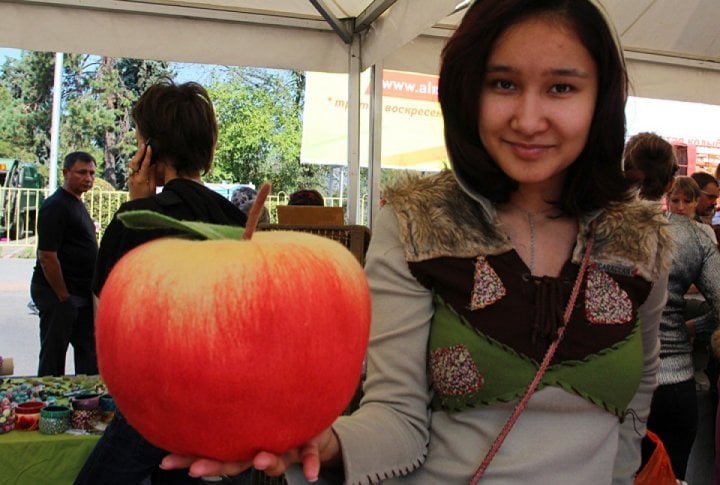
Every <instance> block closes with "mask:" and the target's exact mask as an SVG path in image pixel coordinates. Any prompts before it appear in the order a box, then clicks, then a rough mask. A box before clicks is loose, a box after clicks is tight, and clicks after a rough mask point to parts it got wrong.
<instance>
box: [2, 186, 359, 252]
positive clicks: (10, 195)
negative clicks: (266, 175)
mask: <svg viewBox="0 0 720 485" xmlns="http://www.w3.org/2000/svg"><path fill="white" fill-rule="evenodd" d="M47 195H48V194H47V189H18V188H0V197H1V198H2V200H3V201H4V202H5V203H4V205H3V207H2V211H1V212H0V226H3V227H0V249H2V248H3V247H19V248H28V249H32V250H35V248H36V245H37V242H36V238H35V234H37V214H38V213H39V212H40V205H41V204H42V201H43V200H44V199H45V197H47ZM289 198H290V197H289V194H287V193H285V192H279V193H277V194H272V195H269V196H268V198H267V200H266V201H265V205H266V207H267V208H268V211H269V212H270V222H273V223H275V222H277V210H276V209H275V207H277V206H278V205H286V204H287V203H288V199H289ZM83 200H84V202H85V205H86V206H87V208H88V211H89V212H90V215H91V216H92V218H93V220H94V221H95V229H96V231H97V234H98V238H101V237H102V234H103V232H104V230H105V227H106V226H107V225H108V224H109V223H110V220H111V219H112V216H113V214H114V213H115V211H116V210H117V208H118V207H120V205H121V204H122V203H123V202H125V201H126V200H128V193H127V192H125V191H119V190H95V189H94V190H91V191H90V192H87V193H85V194H84V196H83ZM345 204H346V199H345V198H341V197H325V205H326V206H330V207H344V206H345ZM360 204H361V205H360V213H361V215H362V216H361V217H362V220H361V224H363V225H367V224H366V222H365V218H366V207H367V197H363V198H362V200H361V201H360ZM6 221H7V222H6Z"/></svg>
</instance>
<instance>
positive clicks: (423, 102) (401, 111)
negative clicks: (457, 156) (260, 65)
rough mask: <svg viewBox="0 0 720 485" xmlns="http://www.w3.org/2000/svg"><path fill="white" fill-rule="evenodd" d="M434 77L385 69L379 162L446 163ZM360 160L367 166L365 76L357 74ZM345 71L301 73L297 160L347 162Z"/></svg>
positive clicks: (407, 165)
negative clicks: (302, 105) (302, 96)
mask: <svg viewBox="0 0 720 485" xmlns="http://www.w3.org/2000/svg"><path fill="white" fill-rule="evenodd" d="M437 83H438V78H437V76H428V75H423V74H415V73H407V72H399V71H388V70H386V71H384V72H383V103H382V144H381V156H382V161H381V165H382V167H385V168H404V169H412V170H422V171H437V170H440V169H442V168H443V167H446V166H447V165H448V161H447V159H448V158H447V153H446V151H445V143H444V138H443V118H442V113H441V111H440V105H439V104H438V102H437ZM360 92H361V93H362V96H361V100H360V110H361V123H360V140H361V142H360V164H361V165H362V166H367V164H368V158H369V157H368V145H369V116H370V111H369V108H370V104H369V103H370V77H369V75H363V76H361V90H360ZM347 96H348V79H347V75H346V74H329V73H317V72H308V73H307V74H306V89H305V110H304V112H303V136H302V147H301V152H300V161H301V162H302V163H320V164H327V165H346V164H347V157H348V144H347V131H348V128H347V127H348V112H347V110H348V101H347V99H348V97H347Z"/></svg>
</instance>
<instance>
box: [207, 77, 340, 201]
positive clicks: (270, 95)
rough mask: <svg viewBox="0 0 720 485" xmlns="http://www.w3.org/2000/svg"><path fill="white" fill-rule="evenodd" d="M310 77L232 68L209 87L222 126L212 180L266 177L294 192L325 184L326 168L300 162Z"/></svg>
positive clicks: (279, 187) (251, 180) (257, 182)
mask: <svg viewBox="0 0 720 485" xmlns="http://www.w3.org/2000/svg"><path fill="white" fill-rule="evenodd" d="M304 88H305V76H304V74H303V73H300V72H295V71H291V72H286V71H282V72H280V71H271V70H266V69H253V68H230V69H228V70H227V72H226V73H225V74H224V75H223V76H222V77H216V78H215V80H214V81H213V82H212V83H211V85H210V86H209V92H210V95H211V97H212V99H213V104H214V106H215V113H216V116H217V118H218V124H219V128H220V138H219V140H218V148H217V152H216V154H215V163H214V168H213V171H212V172H211V174H210V175H209V177H207V178H208V179H209V180H212V181H216V182H221V181H233V182H241V183H253V184H255V185H256V186H259V185H261V184H262V183H263V182H265V181H269V182H271V183H272V185H273V191H274V192H279V191H286V192H291V191H294V190H296V189H298V188H301V187H313V186H319V185H321V184H322V182H323V180H324V178H325V177H326V175H327V173H328V169H327V167H323V166H315V165H301V164H300V143H301V139H302V108H303V101H304V98H303V95H304Z"/></svg>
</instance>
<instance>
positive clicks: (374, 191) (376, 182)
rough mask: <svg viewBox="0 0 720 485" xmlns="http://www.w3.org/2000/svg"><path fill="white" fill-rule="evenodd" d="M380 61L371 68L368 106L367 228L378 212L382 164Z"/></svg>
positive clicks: (381, 77) (381, 85) (381, 74)
mask: <svg viewBox="0 0 720 485" xmlns="http://www.w3.org/2000/svg"><path fill="white" fill-rule="evenodd" d="M382 81H383V66H382V61H380V62H377V63H375V64H374V65H373V66H372V76H371V81H370V83H371V90H370V106H371V107H372V116H370V162H369V163H368V226H370V227H372V224H373V222H374V221H375V216H376V215H377V213H378V211H379V210H380V197H381V193H380V170H381V168H382V167H381V162H382V104H383V84H382Z"/></svg>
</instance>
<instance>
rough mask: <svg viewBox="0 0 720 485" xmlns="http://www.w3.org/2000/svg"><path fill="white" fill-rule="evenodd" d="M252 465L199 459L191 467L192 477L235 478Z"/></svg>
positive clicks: (244, 462)
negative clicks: (223, 476) (222, 476)
mask: <svg viewBox="0 0 720 485" xmlns="http://www.w3.org/2000/svg"><path fill="white" fill-rule="evenodd" d="M251 465H252V464H251V463H248V462H246V461H238V462H220V461H215V460H210V459H207V458H199V459H197V460H195V461H194V462H193V464H192V465H190V476H193V477H211V476H221V475H227V476H231V477H232V476H235V475H240V474H241V473H242V472H244V471H245V470H247V469H248V468H250V466H251Z"/></svg>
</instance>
